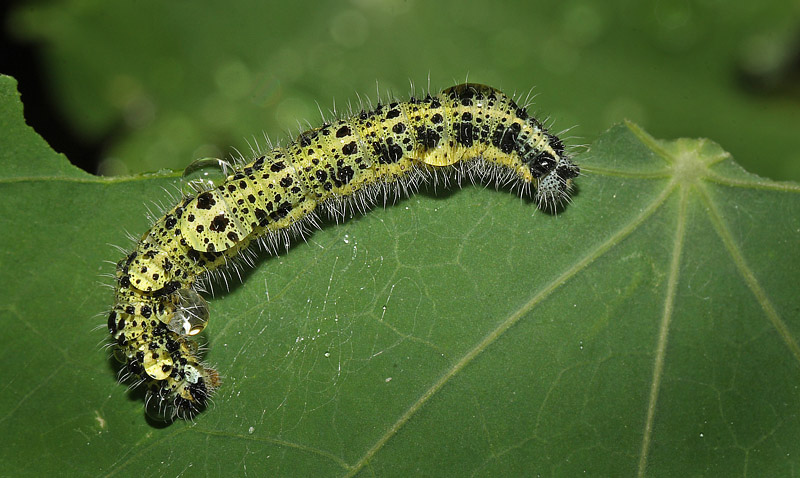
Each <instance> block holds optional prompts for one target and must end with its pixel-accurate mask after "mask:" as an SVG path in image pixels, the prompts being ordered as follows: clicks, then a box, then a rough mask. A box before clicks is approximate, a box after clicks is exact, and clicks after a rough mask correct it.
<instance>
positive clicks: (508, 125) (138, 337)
mask: <svg viewBox="0 0 800 478" xmlns="http://www.w3.org/2000/svg"><path fill="white" fill-rule="evenodd" d="M448 170H449V171H454V172H455V173H456V175H457V177H458V178H459V180H460V178H462V177H464V176H466V177H469V178H478V179H480V180H483V181H488V182H492V181H493V182H495V183H496V184H502V185H505V184H511V185H512V189H513V188H518V189H519V192H520V194H521V195H523V196H531V197H533V199H534V200H535V201H536V203H537V204H538V206H539V207H540V208H543V209H555V208H556V207H558V205H560V204H561V203H563V202H565V201H567V200H568V199H569V192H570V188H571V184H572V180H573V179H574V178H575V177H577V176H578V175H579V172H580V170H579V168H578V166H576V165H575V164H573V162H572V161H571V160H570V157H569V156H568V155H567V154H565V147H564V143H563V142H562V141H561V140H560V139H559V138H558V137H556V136H555V135H552V134H550V133H548V132H547V130H546V129H545V128H544V127H543V126H542V124H541V123H540V122H539V121H537V120H536V119H535V118H533V117H532V116H529V115H528V113H527V112H526V110H525V109H524V108H520V107H519V106H517V104H516V103H515V102H514V101H513V100H512V99H511V98H509V97H508V96H506V95H505V94H503V93H502V92H500V91H498V90H496V89H494V88H491V87H489V86H485V85H479V84H474V83H467V84H462V85H457V86H453V87H451V88H447V89H445V90H444V91H442V92H441V93H440V94H438V95H435V96H431V95H428V96H426V97H425V98H422V99H417V98H413V97H412V98H411V99H410V100H409V101H406V102H392V103H389V104H379V105H378V106H377V107H376V108H375V109H373V110H371V111H361V112H360V113H358V114H356V115H354V116H351V117H348V118H344V119H339V120H335V121H333V122H331V123H326V124H324V125H323V126H321V127H319V128H315V129H311V130H308V131H306V132H303V133H301V134H300V135H299V136H298V137H297V138H296V139H295V140H294V141H293V142H292V143H291V144H289V145H288V146H286V147H278V148H275V149H273V150H271V151H267V152H262V153H260V154H258V155H257V157H256V158H254V159H253V160H252V161H251V162H249V163H247V164H245V165H243V166H241V167H240V168H239V169H237V170H236V171H234V172H233V173H232V174H230V175H229V176H228V177H227V179H226V180H225V181H224V183H222V184H220V185H218V186H215V187H211V188H209V189H207V190H205V191H202V192H200V193H198V194H196V195H193V196H188V197H185V198H183V199H182V200H181V201H180V203H179V204H178V205H176V206H175V207H173V208H172V209H170V210H169V211H167V212H166V213H165V214H164V215H163V216H162V217H161V218H160V219H158V220H157V221H156V223H155V224H154V225H153V226H152V228H151V229H150V230H149V231H147V232H146V233H145V234H144V235H143V236H142V237H141V239H140V240H139V242H138V244H137V245H136V247H135V248H134V250H133V251H132V252H131V253H130V254H129V255H128V256H127V257H125V258H123V259H122V260H120V261H119V262H118V263H117V268H116V286H115V295H114V305H113V306H112V309H111V313H110V314H109V317H108V330H109V333H110V334H111V336H112V338H113V339H114V341H115V346H116V351H115V354H116V355H117V356H118V357H119V358H120V359H121V360H122V361H123V362H124V363H125V365H124V377H123V379H126V378H128V377H132V378H134V380H135V383H136V384H144V385H146V386H147V397H146V399H145V402H146V409H147V411H148V414H149V415H150V416H151V417H154V418H157V419H160V420H172V419H174V418H176V417H179V418H190V417H192V416H193V415H195V414H196V413H197V412H199V411H201V410H202V409H204V408H205V407H206V406H207V404H208V401H209V399H210V397H211V395H212V394H213V392H214V390H215V389H216V388H218V387H219V385H220V378H219V374H218V373H217V372H216V371H215V370H214V369H212V368H210V367H209V366H208V365H206V364H204V363H203V362H202V361H201V360H200V358H199V354H198V346H197V343H196V342H195V341H194V340H193V339H192V337H193V336H194V335H196V334H197V333H199V332H200V331H201V330H202V329H203V328H204V327H205V325H206V324H207V322H208V319H209V317H208V316H209V314H208V306H207V304H206V302H205V300H204V299H203V298H202V297H201V296H200V295H199V294H198V292H197V287H198V281H199V280H201V279H202V278H204V277H206V276H207V275H208V274H209V273H210V272H211V271H214V270H216V269H218V268H220V267H223V266H225V265H226V264H227V263H228V262H229V261H230V260H232V259H235V258H236V257H237V256H238V255H239V254H240V253H241V252H242V251H244V250H245V249H247V248H248V247H249V246H250V245H251V244H253V243H254V242H255V243H258V244H260V245H261V246H262V247H264V248H267V249H273V246H274V245H275V244H276V243H282V242H284V241H287V240H288V236H289V235H288V234H287V231H289V230H302V229H301V226H304V225H307V224H310V225H313V224H314V223H315V222H314V218H315V215H316V214H317V212H318V211H321V210H327V211H328V212H329V213H331V214H333V215H341V214H342V211H343V208H344V207H346V206H347V204H348V202H349V203H350V204H356V205H358V206H359V209H360V210H365V209H366V208H368V207H369V205H371V204H373V203H374V202H375V200H376V198H377V197H379V196H381V195H382V194H386V193H387V191H389V190H391V189H394V190H395V191H408V190H415V189H416V188H417V187H418V185H419V184H420V183H421V182H423V181H427V180H429V179H431V178H435V177H436V176H437V174H440V172H445V173H446V172H447V171H448Z"/></svg>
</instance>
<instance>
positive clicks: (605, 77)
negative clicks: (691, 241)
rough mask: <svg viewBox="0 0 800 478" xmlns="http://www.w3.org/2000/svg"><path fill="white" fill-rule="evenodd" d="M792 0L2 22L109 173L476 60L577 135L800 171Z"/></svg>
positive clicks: (22, 12) (105, 14)
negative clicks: (34, 59) (645, 140)
mask: <svg viewBox="0 0 800 478" xmlns="http://www.w3.org/2000/svg"><path fill="white" fill-rule="evenodd" d="M732 4H735V6H732ZM799 5H800V4H798V2H796V1H788V0H766V1H761V2H727V1H723V0H695V1H681V0H661V1H656V0H649V1H634V0H612V1H604V2H591V1H588V0H567V1H558V2H556V1H549V2H547V1H531V2H525V3H517V2H452V1H450V2H422V1H418V0H417V1H414V0H408V1H404V0H384V1H369V0H352V1H350V2H325V1H318V2H314V3H313V4H311V3H309V2H281V3H279V4H275V3H271V2H260V1H254V0H251V1H248V2H234V3H230V2H225V3H222V2H211V1H192V2H189V1H186V0H177V1H169V2H164V1H161V0H144V1H137V2H103V1H97V0H72V1H58V2H56V1H44V2H36V3H32V4H29V5H24V6H21V7H18V8H17V10H16V11H15V12H14V14H13V15H12V16H11V20H10V23H9V24H8V25H6V27H7V28H9V29H10V30H11V31H12V34H13V35H14V36H15V37H17V38H19V39H22V40H28V41H33V42H36V43H37V44H38V45H39V46H40V48H41V52H42V54H43V57H44V65H45V69H46V76H47V79H46V81H47V84H48V85H49V88H51V89H52V91H53V93H54V95H55V98H56V101H57V103H58V108H59V110H60V114H63V115H64V116H65V117H66V118H68V120H67V121H68V123H69V126H70V129H72V130H73V131H74V134H75V135H77V136H79V137H81V138H85V139H88V140H89V141H95V142H98V143H101V144H103V149H102V152H101V154H100V156H101V158H99V159H100V160H101V162H100V164H99V167H98V171H99V172H100V173H102V174H109V175H115V174H125V173H136V172H142V171H148V170H157V169H160V168H165V167H168V168H177V169H182V168H183V167H185V166H186V165H187V164H189V163H190V162H191V161H192V160H193V159H195V158H201V157H207V156H213V157H224V156H227V155H229V154H230V153H231V152H232V149H231V147H236V148H239V149H240V150H242V151H243V153H244V154H245V155H248V154H249V151H247V149H248V139H250V140H249V142H250V143H253V142H254V141H255V142H258V143H259V144H261V145H263V144H264V140H263V137H262V132H266V133H268V134H269V135H270V136H271V137H272V138H277V139H284V140H285V139H286V137H287V132H291V134H296V133H297V132H298V130H299V129H303V128H305V127H306V126H307V125H308V124H307V123H306V121H308V122H310V124H312V125H315V124H317V123H319V122H320V119H319V113H318V112H317V106H316V105H315V102H318V104H319V108H320V109H321V110H322V111H323V112H324V116H325V117H327V118H329V117H330V116H331V115H330V113H329V110H330V109H331V108H332V107H333V104H334V103H333V102H332V99H335V102H336V103H335V104H336V110H337V113H338V114H343V112H346V111H347V109H348V104H349V102H354V103H355V105H356V106H355V107H358V96H357V94H360V95H361V96H360V97H361V98H365V94H366V96H368V97H370V98H371V99H372V101H374V100H375V97H376V94H375V91H376V86H375V84H376V81H377V84H378V85H379V87H380V91H381V94H382V95H383V96H385V93H386V92H387V91H390V92H392V94H395V95H397V96H399V97H406V96H407V95H408V93H409V90H410V87H409V80H410V81H412V82H413V83H414V87H415V89H416V91H417V92H419V91H420V90H422V89H426V88H427V86H428V83H430V87H431V88H433V89H435V90H438V89H440V88H442V87H446V86H449V85H450V84H452V83H454V82H460V81H463V80H464V79H465V78H466V77H467V76H468V77H469V79H470V80H471V81H477V82H483V83H487V84H491V85H493V86H496V87H499V88H501V89H503V90H505V91H507V92H518V93H520V94H521V95H523V96H524V95H525V94H527V93H528V92H529V89H530V88H531V87H535V89H534V90H533V92H534V93H535V94H537V95H539V96H537V98H536V105H535V106H534V107H533V110H534V111H535V112H538V113H540V114H541V115H543V116H545V117H551V118H552V119H553V120H552V123H553V128H554V129H555V130H556V131H559V130H562V129H567V128H572V129H570V133H569V135H571V136H572V140H571V142H572V143H573V144H575V143H587V144H588V143H590V142H592V141H593V140H594V139H596V138H597V136H598V135H599V133H600V132H601V131H603V130H605V129H606V128H608V127H609V126H610V125H612V124H614V123H617V122H619V121H621V120H623V119H625V118H628V119H631V120H634V121H636V122H638V123H639V124H641V125H643V126H644V127H645V128H646V129H647V130H649V131H650V132H651V133H652V134H654V135H655V136H656V137H666V138H670V137H681V136H688V137H710V138H714V139H715V140H716V141H718V142H720V143H722V144H724V145H725V146H726V148H727V149H728V150H729V151H730V152H731V153H733V154H734V155H735V156H736V157H737V159H738V160H739V161H740V162H741V164H743V165H744V166H745V167H746V168H747V169H748V170H751V171H753V172H756V173H758V174H761V175H765V176H769V177H772V178H774V179H800V139H799V138H800V136H799V135H798V131H800V128H799V127H800V105H799V104H798V103H799V100H800V88H798V84H799V83H800V81H798V64H800V62H799V61H798V59H799V58H800V55H799V54H798V45H799V44H798V41H797V40H798V33H799V32H800V29H798V26H800V22H799V21H798V19H800V7H799ZM21 82H22V83H23V84H24V83H25V79H24V78H23V79H21ZM23 100H25V98H23ZM42 133H43V134H44V136H45V138H47V132H46V131H44V132H42ZM252 138H255V139H252ZM72 160H73V161H76V158H72Z"/></svg>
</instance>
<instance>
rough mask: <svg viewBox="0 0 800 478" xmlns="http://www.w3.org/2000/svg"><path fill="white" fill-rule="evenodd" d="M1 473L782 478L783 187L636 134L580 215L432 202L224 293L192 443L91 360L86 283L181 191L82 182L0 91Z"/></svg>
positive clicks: (582, 191)
mask: <svg viewBox="0 0 800 478" xmlns="http://www.w3.org/2000/svg"><path fill="white" fill-rule="evenodd" d="M0 111H1V112H2V118H1V119H0V121H2V125H3V127H2V129H0V155H2V160H3V164H4V165H5V168H4V170H3V172H2V173H0V174H2V179H0V188H2V189H1V192H2V197H3V201H2V204H1V205H0V218H2V219H1V221H2V226H3V227H2V229H0V231H2V232H0V290H2V296H3V299H4V300H3V301H2V304H1V305H0V321H2V326H3V329H4V330H3V334H2V342H0V345H1V346H0V364H2V368H3V377H4V387H3V393H2V394H1V395H0V410H2V412H0V434H2V436H4V437H7V438H6V440H5V443H4V446H3V447H2V449H1V451H0V469H2V470H4V473H6V474H9V475H14V476H19V475H33V476H41V475H45V474H53V473H59V474H67V475H113V474H119V475H122V476H131V475H141V476H150V475H179V474H183V473H186V472H188V473H191V474H215V475H216V474H225V475H232V474H238V475H243V474H245V473H248V474H254V475H259V476H261V475H264V476H266V475H269V476H272V475H276V476H331V475H332V476H351V475H365V476H369V475H380V476H387V475H388V476H408V475H411V474H414V475H417V474H425V475H435V476H439V475H453V476H464V475H483V476H498V475H507V474H512V475H526V476H532V475H537V474H539V475H558V476H575V475H578V474H587V475H594V476H630V475H634V474H637V473H638V474H640V475H647V476H699V475H707V476H731V475H743V474H749V475H755V476H776V475H788V474H791V473H792V472H793V471H794V470H797V469H798V466H799V465H800V463H798V457H800V442H798V440H797V436H798V433H800V423H799V422H798V409H800V389H799V388H798V386H797V384H798V382H800V368H799V367H798V364H799V363H800V348H799V347H798V338H797V337H798V334H800V294H797V283H798V279H799V278H800V277H799V276H800V247H798V243H799V242H798V241H799V240H800V214H798V212H800V198H799V197H798V195H799V194H800V186H798V185H797V184H793V183H776V182H773V181H769V180H765V179H761V178H758V177H755V176H753V175H751V174H748V173H747V172H745V171H744V170H742V169H741V168H740V167H739V166H737V165H736V164H735V163H734V162H733V160H732V159H731V158H730V157H729V155H728V154H727V153H725V152H724V151H723V150H722V149H721V148H720V147H719V146H717V145H716V144H714V143H712V142H710V141H708V140H686V139H681V140H677V141H659V140H655V139H653V138H652V137H650V136H648V135H647V134H646V133H645V132H643V131H642V130H641V129H639V128H638V127H637V126H636V125H633V124H623V125H619V126H616V127H614V128H612V129H611V130H609V131H608V132H606V133H604V134H603V135H602V136H601V137H600V138H599V139H598V140H597V141H596V142H595V143H594V144H593V145H592V146H591V149H590V151H589V152H588V153H584V154H581V155H580V156H579V157H578V158H577V159H576V161H577V162H578V163H579V164H581V165H582V167H583V170H584V172H585V174H584V175H583V176H582V177H580V178H578V181H577V184H578V188H579V190H578V192H577V194H576V195H575V197H574V201H573V203H572V204H571V205H570V206H569V207H568V208H567V209H566V210H565V211H564V212H563V213H561V214H559V215H557V216H550V215H546V214H543V213H540V212H538V211H536V208H535V206H534V205H533V204H531V203H530V202H528V201H524V200H520V199H518V198H517V197H515V196H514V195H512V194H509V193H508V192H506V191H495V190H494V189H485V188H482V187H479V186H476V187H473V186H466V187H464V188H463V189H461V190H458V189H455V190H450V191H446V192H439V193H422V194H418V195H415V196H413V197H410V198H408V199H404V200H401V201H400V202H399V203H398V204H396V205H394V206H392V207H388V208H386V209H382V208H376V209H375V210H373V211H371V212H370V213H368V214H367V215H365V216H358V217H355V218H352V219H349V220H347V221H345V222H344V223H343V224H341V225H331V224H329V225H326V226H325V227H323V229H322V230H320V231H316V232H314V233H313V234H311V235H310V236H309V237H308V238H307V241H306V242H303V241H300V242H298V243H296V244H295V245H294V246H293V247H292V248H291V250H289V251H288V253H286V254H282V255H281V256H278V257H266V258H261V259H260V260H259V261H258V263H257V266H256V268H255V269H253V270H248V271H246V272H243V273H242V278H243V280H244V281H243V283H241V284H240V283H239V279H238V277H237V275H236V273H231V274H228V283H229V284H231V290H230V291H226V290H225V287H224V285H218V286H217V288H216V296H215V297H212V298H210V303H211V321H210V324H209V327H208V328H207V329H206V332H205V333H204V335H205V337H206V338H207V340H208V347H209V350H208V352H207V358H208V360H209V361H211V362H212V363H215V364H217V366H218V368H219V370H220V371H221V372H222V374H223V384H222V386H221V388H220V390H219V392H218V394H217V395H216V397H215V403H214V405H213V406H212V407H210V408H209V409H208V410H206V411H205V412H204V413H202V414H201V415H199V416H198V417H197V418H196V420H195V421H194V422H180V421H179V422H175V423H173V424H171V425H169V426H161V425H157V424H153V423H150V422H148V421H147V420H146V419H145V416H144V413H143V403H142V396H141V393H139V392H136V391H133V392H128V391H126V388H125V387H124V386H122V385H119V384H117V383H116V382H115V377H114V373H115V366H114V363H113V360H112V359H110V358H109V353H108V351H107V350H104V349H103V348H102V344H103V343H104V341H105V339H106V335H107V331H106V330H105V326H104V322H105V311H106V310H107V309H108V307H109V306H110V304H111V300H112V291H111V289H109V288H108V287H104V285H108V284H110V283H111V280H110V279H108V278H106V277H103V276H102V274H104V273H105V274H108V273H110V272H112V271H113V264H110V263H104V262H103V261H111V262H114V261H116V260H118V259H119V258H120V257H121V256H122V254H121V253H120V252H119V251H117V250H115V249H114V248H113V247H112V245H120V246H123V247H129V246H130V245H131V241H130V240H128V239H126V231H130V232H131V233H132V234H133V235H134V236H137V237H138V236H139V235H141V234H142V233H144V232H145V231H146V230H147V228H148V227H149V220H148V219H147V217H146V211H147V210H148V209H153V210H156V211H157V210H158V209H159V207H158V206H154V204H164V205H167V204H169V203H170V202H171V201H172V199H170V194H174V191H175V188H176V187H180V178H179V177H178V176H179V175H178V174H176V173H169V174H156V175H150V176H136V177H126V178H122V177H120V178H108V179H106V178H100V177H94V176H90V175H87V174H83V173H80V172H78V171H76V170H75V169H74V168H73V167H71V166H69V165H68V164H67V162H66V159H65V158H64V157H63V156H60V155H58V154H56V153H54V152H52V151H49V150H48V149H47V148H46V146H45V145H44V143H43V141H42V140H41V139H40V138H39V137H38V136H37V135H36V134H35V133H34V132H33V131H32V130H30V129H29V128H27V127H25V126H24V125H23V120H22V114H21V113H22V108H21V104H20V103H19V99H18V95H17V93H16V91H15V82H14V81H13V80H12V79H11V78H9V77H2V78H0Z"/></svg>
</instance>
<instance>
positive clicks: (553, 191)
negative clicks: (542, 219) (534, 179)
mask: <svg viewBox="0 0 800 478" xmlns="http://www.w3.org/2000/svg"><path fill="white" fill-rule="evenodd" d="M580 172H581V170H580V168H579V167H578V166H576V165H575V164H574V163H573V162H572V161H571V160H570V158H569V157H568V156H560V157H559V159H558V161H557V162H556V164H555V167H554V168H553V169H552V170H550V171H549V172H547V173H545V174H543V175H542V176H541V177H539V180H538V184H537V185H536V193H535V199H536V203H537V205H538V206H539V208H540V209H547V210H551V211H555V210H556V209H557V208H558V206H559V205H560V204H562V203H564V202H565V201H569V192H570V189H572V179H573V178H576V177H578V175H579V174H580Z"/></svg>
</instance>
